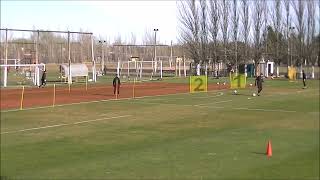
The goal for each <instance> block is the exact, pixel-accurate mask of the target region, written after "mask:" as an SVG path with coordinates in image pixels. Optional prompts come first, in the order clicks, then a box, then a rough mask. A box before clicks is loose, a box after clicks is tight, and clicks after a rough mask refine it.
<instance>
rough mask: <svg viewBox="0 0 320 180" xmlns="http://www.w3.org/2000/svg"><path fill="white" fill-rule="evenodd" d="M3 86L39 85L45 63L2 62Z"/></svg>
mask: <svg viewBox="0 0 320 180" xmlns="http://www.w3.org/2000/svg"><path fill="white" fill-rule="evenodd" d="M0 67H1V87H8V86H15V85H30V86H39V85H40V79H41V76H42V73H43V71H44V70H45V68H46V67H45V64H6V65H4V64H2V65H0Z"/></svg>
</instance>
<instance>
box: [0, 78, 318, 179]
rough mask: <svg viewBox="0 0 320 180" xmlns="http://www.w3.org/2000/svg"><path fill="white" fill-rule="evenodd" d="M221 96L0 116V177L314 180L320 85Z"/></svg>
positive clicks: (269, 84) (274, 84)
mask: <svg viewBox="0 0 320 180" xmlns="http://www.w3.org/2000/svg"><path fill="white" fill-rule="evenodd" d="M220 92H222V93H223V95H222V94H221V93H220ZM220 92H208V93H196V94H180V95H168V96H158V97H147V98H141V99H135V100H118V101H107V102H96V103H87V104H78V105H70V106H61V107H55V108H44V109H34V110H25V111H16V112H2V113H1V133H2V134H1V176H2V177H7V178H9V179H10V178H23V179H39V178H41V179H46V178H54V179H63V178H68V179H95V178H100V179H319V82H318V81H308V89H301V82H298V83H294V82H293V83H290V82H288V81H279V80H272V81H271V80H267V81H266V82H265V88H264V90H263V93H262V96H260V97H252V96H251V94H252V92H253V89H250V88H248V89H244V90H239V94H238V95H232V91H231V90H226V91H220ZM248 98H249V99H248ZM245 108H247V109H245ZM122 115H130V116H129V117H123V118H116V119H103V118H107V117H117V116H122ZM97 119H100V120H99V121H92V122H88V123H81V124H73V123H77V122H81V121H89V120H97ZM101 119H102V120H101ZM59 124H67V125H63V126H57V127H48V128H43V129H34V130H32V129H31V130H28V131H24V132H16V131H18V130H25V129H30V128H36V127H46V126H52V125H59ZM5 132H11V133H7V134H3V133H5ZM268 140H271V141H272V148H273V156H272V157H271V158H267V157H266V155H265V151H266V145H267V141H268Z"/></svg>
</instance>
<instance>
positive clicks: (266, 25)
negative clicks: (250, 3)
mask: <svg viewBox="0 0 320 180" xmlns="http://www.w3.org/2000/svg"><path fill="white" fill-rule="evenodd" d="M262 11H263V21H264V30H263V38H264V43H265V48H264V53H265V57H267V56H268V38H267V34H268V30H267V29H268V14H269V12H268V11H269V8H268V4H267V1H266V0H263V6H262Z"/></svg>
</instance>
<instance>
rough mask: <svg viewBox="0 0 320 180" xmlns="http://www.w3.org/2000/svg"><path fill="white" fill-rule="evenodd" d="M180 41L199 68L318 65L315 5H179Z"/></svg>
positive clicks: (218, 1)
mask: <svg viewBox="0 0 320 180" xmlns="http://www.w3.org/2000/svg"><path fill="white" fill-rule="evenodd" d="M177 4H178V12H179V40H180V43H181V45H182V46H183V47H184V50H185V53H186V54H187V55H188V57H190V58H192V59H193V60H194V62H195V63H201V64H202V63H208V62H209V61H211V62H213V63H217V62H224V63H231V64H239V63H252V62H253V61H254V62H259V61H260V60H261V59H262V58H263V59H265V60H273V61H274V62H275V63H276V64H277V65H295V66H299V65H301V64H304V63H306V64H309V65H315V64H319V59H318V58H319V42H320V35H319V25H318V26H317V28H316V22H320V18H319V17H316V11H319V10H320V3H319V1H316V0H308V1H307V0H306V1H304V0H299V1H295V0H273V1H267V0H255V1H251V0H180V1H178V3H177Z"/></svg>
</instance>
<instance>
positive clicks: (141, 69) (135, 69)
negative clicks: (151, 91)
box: [117, 61, 163, 81]
mask: <svg viewBox="0 0 320 180" xmlns="http://www.w3.org/2000/svg"><path fill="white" fill-rule="evenodd" d="M162 71H163V68H162V61H125V62H118V68H117V74H118V75H119V77H120V79H122V81H132V80H133V79H134V78H135V79H137V80H138V81H152V80H161V79H162Z"/></svg>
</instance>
